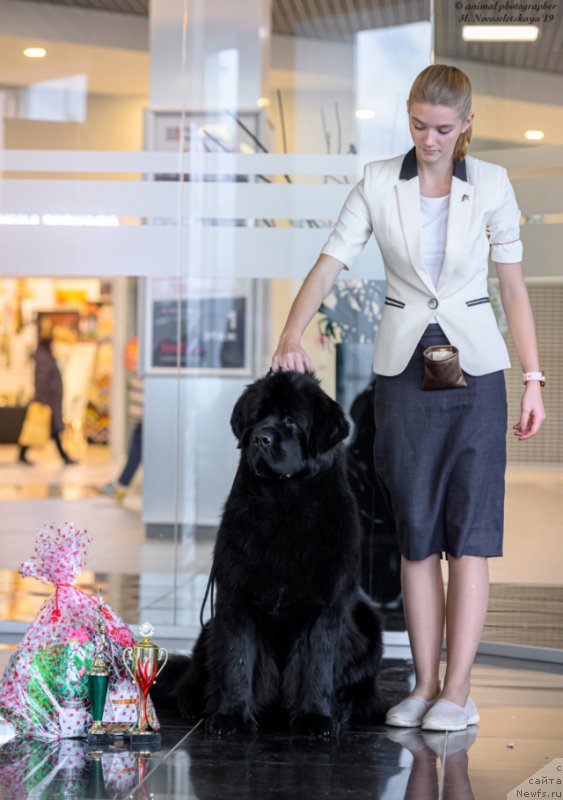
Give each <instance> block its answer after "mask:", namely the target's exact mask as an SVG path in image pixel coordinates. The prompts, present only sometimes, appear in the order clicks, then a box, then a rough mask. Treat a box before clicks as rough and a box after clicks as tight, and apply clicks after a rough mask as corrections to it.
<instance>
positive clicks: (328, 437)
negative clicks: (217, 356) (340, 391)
mask: <svg viewBox="0 0 563 800" xmlns="http://www.w3.org/2000/svg"><path fill="white" fill-rule="evenodd" d="M231 427H232V429H233V433H234V434H235V436H236V437H237V439H238V442H239V447H240V448H241V449H242V451H243V453H244V457H245V458H246V461H247V463H248V465H249V467H250V469H251V470H252V472H254V474H256V475H259V476H261V477H271V478H274V477H290V476H292V475H295V474H296V473H303V472H308V473H313V472H317V471H318V469H319V468H320V466H321V463H322V462H323V458H322V457H323V455H324V454H326V453H329V452H330V451H331V450H332V448H334V447H335V445H337V444H338V442H340V441H341V440H342V439H344V438H345V437H346V435H347V434H348V431H349V426H348V422H347V421H346V419H345V417H344V414H343V413H342V409H341V408H340V406H339V405H338V403H336V402H335V401H334V400H332V399H331V398H330V397H329V396H328V395H327V394H326V393H325V392H324V391H323V390H322V389H321V387H320V385H319V381H318V380H317V378H315V376H314V375H312V374H311V373H305V374H301V373H299V372H281V371H280V372H274V373H271V374H270V375H267V376H266V377H265V378H260V379H259V380H257V381H256V382H255V383H253V384H251V385H250V386H248V387H247V388H246V389H245V391H244V392H243V393H242V395H241V396H240V398H239V399H238V401H237V403H236V405H235V407H234V409H233V413H232V415H231Z"/></svg>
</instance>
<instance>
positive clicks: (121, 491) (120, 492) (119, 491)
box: [115, 483, 127, 502]
mask: <svg viewBox="0 0 563 800" xmlns="http://www.w3.org/2000/svg"><path fill="white" fill-rule="evenodd" d="M126 494H127V489H126V488H125V486H122V485H121V484H120V483H118V484H116V487H115V499H116V500H119V501H120V502H121V500H123V498H124V497H125V495H126Z"/></svg>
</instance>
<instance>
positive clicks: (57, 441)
mask: <svg viewBox="0 0 563 800" xmlns="http://www.w3.org/2000/svg"><path fill="white" fill-rule="evenodd" d="M51 438H52V439H53V441H54V442H55V445H56V447H57V450H58V451H59V455H60V457H61V458H62V460H63V461H64V463H65V464H76V463H77V462H76V461H75V460H74V459H73V458H71V457H70V456H69V454H68V453H67V452H66V450H65V449H64V447H63V443H62V442H61V437H60V436H59V433H58V431H53V433H52V434H51Z"/></svg>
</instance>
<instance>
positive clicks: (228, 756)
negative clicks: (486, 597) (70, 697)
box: [0, 651, 563, 800]
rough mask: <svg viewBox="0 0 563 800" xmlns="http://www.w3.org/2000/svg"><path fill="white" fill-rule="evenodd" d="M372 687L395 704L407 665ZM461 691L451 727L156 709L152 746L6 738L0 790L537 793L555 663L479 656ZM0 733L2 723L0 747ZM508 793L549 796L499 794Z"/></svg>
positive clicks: (142, 794)
mask: <svg viewBox="0 0 563 800" xmlns="http://www.w3.org/2000/svg"><path fill="white" fill-rule="evenodd" d="M3 655H4V658H5V656H6V655H7V653H6V652H5V651H4V653H3ZM443 667H444V665H442V673H443ZM381 683H382V687H383V688H384V690H385V691H386V692H387V694H388V696H389V698H390V699H392V700H393V701H396V700H398V699H399V698H400V697H402V696H404V694H406V693H407V692H408V690H409V687H410V686H411V685H412V670H411V665H410V662H408V661H398V660H392V659H387V660H385V661H384V664H383V669H382V675H381ZM471 694H472V697H473V698H474V700H475V702H476V704H477V707H478V709H479V713H480V716H481V719H480V722H479V724H478V725H473V726H470V727H469V728H468V729H467V730H466V731H462V732H459V733H448V734H446V733H427V732H423V731H421V730H420V729H411V730H406V729H400V728H391V727H389V726H386V725H384V724H374V725H369V726H367V725H362V726H358V725H356V726H350V727H349V728H346V729H344V730H342V731H341V732H340V733H339V735H338V736H336V737H334V738H332V739H329V740H324V739H318V738H309V737H302V736H295V735H291V734H289V733H287V732H286V733H284V732H279V731H278V732H275V731H261V732H260V733H258V734H253V735H235V736H230V737H226V738H217V737H213V736H210V735H208V734H206V733H205V731H204V728H203V725H202V724H201V722H199V723H198V724H197V725H194V726H193V727H190V728H186V727H185V726H183V725H181V724H178V722H177V721H176V720H175V719H174V718H170V717H166V716H163V717H161V722H162V731H161V733H162V741H161V745H160V747H159V748H158V749H157V750H156V751H154V752H132V751H130V750H128V749H127V748H116V747H114V748H111V747H110V748H104V749H100V748H97V749H94V748H91V747H90V748H89V746H88V744H87V743H86V742H85V741H84V740H82V739H67V740H63V741H60V742H52V743H42V742H39V741H37V740H32V739H26V740H14V739H12V740H10V741H7V742H4V744H3V746H1V747H0V797H2V798H5V800H20V798H21V799H22V800H23V798H45V799H46V800H54V799H55V798H66V799H67V800H82V798H84V800H86V798H88V799H89V798H124V799H125V798H137V799H138V800H149V798H152V799H153V800H172V799H174V800H208V798H209V799H210V798H213V799H214V800H215V799H217V800H220V799H221V798H225V799H226V798H232V797H233V796H234V797H237V798H238V800H265V799H266V798H269V797H271V798H280V799H281V798H283V800H301V799H303V800H308V799H309V798H312V799H313V800H316V799H317V798H334V800H344V798H354V800H403V798H408V799H409V800H442V799H444V800H445V799H446V798H449V800H470V798H475V799H476V800H505V798H506V797H507V795H509V793H510V792H512V790H514V789H515V787H517V786H518V785H519V784H520V783H522V782H524V783H525V784H526V785H525V790H527V791H529V790H533V789H534V788H537V787H535V784H531V783H530V782H529V781H530V778H531V777H532V776H536V773H538V774H539V775H540V776H543V777H544V778H545V780H546V781H548V780H549V779H550V778H554V779H556V778H557V776H558V775H560V772H558V771H557V765H558V764H559V767H561V764H562V760H563V671H562V670H561V669H558V670H553V669H546V668H545V667H542V666H541V665H538V664H537V663H536V664H533V663H532V662H520V661H514V660H510V661H508V660H506V661H505V662H503V661H501V660H499V659H494V658H490V657H482V656H481V657H478V659H477V662H476V664H475V666H474V669H473V683H472V690H471ZM4 730H5V728H4ZM2 734H3V728H2V725H1V724H0V742H2ZM557 760H558V761H557ZM540 779H541V777H540ZM534 780H535V778H534ZM546 785H548V786H549V785H550V784H546ZM553 786H555V784H553ZM544 789H545V785H544ZM559 791H560V787H559ZM517 796H520V797H533V796H537V797H548V796H553V797H554V798H555V797H557V796H559V795H557V794H553V795H547V794H546V795H531V794H529V795H524V794H520V795H517V794H514V795H509V797H511V798H512V797H517Z"/></svg>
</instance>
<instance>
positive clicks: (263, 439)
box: [254, 431, 273, 447]
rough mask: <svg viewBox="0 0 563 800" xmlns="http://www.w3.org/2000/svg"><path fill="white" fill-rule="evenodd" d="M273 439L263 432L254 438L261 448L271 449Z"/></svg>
mask: <svg viewBox="0 0 563 800" xmlns="http://www.w3.org/2000/svg"><path fill="white" fill-rule="evenodd" d="M272 441H273V438H272V436H271V435H270V434H269V433H266V432H265V431H262V433H257V434H256V436H255V437H254V444H258V445H260V446H261V447H270V445H271V444H272Z"/></svg>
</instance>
